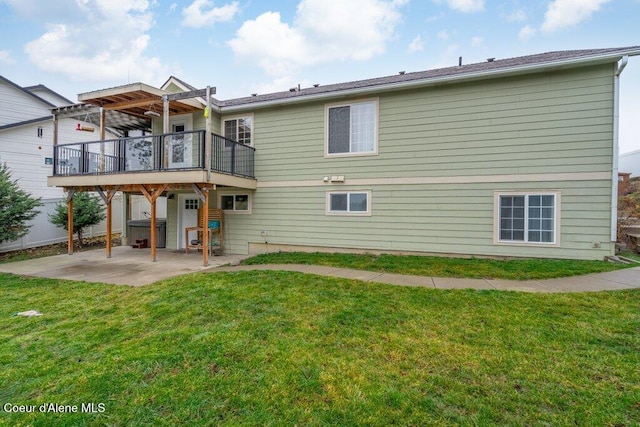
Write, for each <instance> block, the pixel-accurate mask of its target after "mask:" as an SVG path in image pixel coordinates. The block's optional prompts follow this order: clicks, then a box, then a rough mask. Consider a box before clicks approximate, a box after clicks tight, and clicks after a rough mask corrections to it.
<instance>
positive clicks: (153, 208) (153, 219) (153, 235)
mask: <svg viewBox="0 0 640 427" xmlns="http://www.w3.org/2000/svg"><path fill="white" fill-rule="evenodd" d="M156 200H157V197H155V198H152V200H151V261H152V262H156V245H157V242H156V240H157V239H156Z"/></svg>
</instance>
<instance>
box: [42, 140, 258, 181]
mask: <svg viewBox="0 0 640 427" xmlns="http://www.w3.org/2000/svg"><path fill="white" fill-rule="evenodd" d="M254 152H255V149H254V148H253V147H250V146H247V145H244V144H240V143H238V142H236V141H233V140H230V139H227V138H224V137H222V136H220V135H216V134H212V147H211V170H212V171H215V172H223V173H228V174H232V175H237V176H243V177H249V178H253V177H254V167H253V162H254ZM192 169H200V170H203V169H205V131H203V130H198V131H190V132H177V133H169V134H161V135H145V136H135V137H127V138H121V139H112V140H106V141H93V142H84V143H78V144H63V145H56V146H54V147H53V175H54V176H71V175H94V174H114V173H127V172H145V171H156V172H157V171H172V170H192Z"/></svg>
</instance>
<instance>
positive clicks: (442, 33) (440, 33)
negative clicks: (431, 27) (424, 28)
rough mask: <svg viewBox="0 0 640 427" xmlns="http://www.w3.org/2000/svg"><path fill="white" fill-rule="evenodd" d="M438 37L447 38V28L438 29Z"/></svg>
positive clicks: (444, 39)
mask: <svg viewBox="0 0 640 427" xmlns="http://www.w3.org/2000/svg"><path fill="white" fill-rule="evenodd" d="M438 38H439V39H440V40H443V41H446V40H449V32H448V31H447V30H441V31H438Z"/></svg>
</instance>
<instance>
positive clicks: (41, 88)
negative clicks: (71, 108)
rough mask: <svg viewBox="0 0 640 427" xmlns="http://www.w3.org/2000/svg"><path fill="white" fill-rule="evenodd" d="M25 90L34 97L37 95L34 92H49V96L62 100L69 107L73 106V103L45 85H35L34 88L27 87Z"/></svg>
mask: <svg viewBox="0 0 640 427" xmlns="http://www.w3.org/2000/svg"><path fill="white" fill-rule="evenodd" d="M23 89H24V90H26V91H28V92H31V93H32V94H34V95H36V94H35V93H34V92H38V91H42V92H48V93H49V94H51V95H53V96H55V97H56V98H58V99H60V100H61V101H64V102H65V103H66V104H67V105H71V104H73V101H71V100H69V99H67V98H65V97H64V96H62V95H60V94H59V93H58V92H56V91H54V90H51V89H49V88H48V87H46V86H45V85H43V84H39V85H34V86H25V87H24V88H23ZM36 96H38V95H36Z"/></svg>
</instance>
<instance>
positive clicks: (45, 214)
mask: <svg viewBox="0 0 640 427" xmlns="http://www.w3.org/2000/svg"><path fill="white" fill-rule="evenodd" d="M59 201H60V199H46V200H42V203H43V205H42V206H41V207H40V208H39V210H40V213H39V214H38V216H36V217H35V218H34V219H33V220H32V221H31V223H30V224H32V226H31V228H30V229H29V234H27V235H26V236H24V237H22V238H21V239H18V240H15V241H13V242H5V243H4V244H2V245H0V252H8V251H14V250H19V249H27V248H34V247H37V246H44V245H49V244H52V243H59V242H66V241H67V232H66V231H65V230H64V229H62V228H58V227H56V226H55V225H53V224H51V222H49V214H52V213H53V211H54V210H55V205H56V204H57V203H58V202H59ZM111 203H112V204H113V209H112V212H113V217H112V219H113V232H114V233H120V232H122V196H121V195H119V194H118V195H117V196H115V197H114V198H113V200H112V202H111ZM106 232H107V225H106V221H102V222H101V223H100V224H98V225H96V226H93V227H87V228H86V229H85V230H84V237H95V236H103V235H105V234H106Z"/></svg>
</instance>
